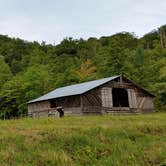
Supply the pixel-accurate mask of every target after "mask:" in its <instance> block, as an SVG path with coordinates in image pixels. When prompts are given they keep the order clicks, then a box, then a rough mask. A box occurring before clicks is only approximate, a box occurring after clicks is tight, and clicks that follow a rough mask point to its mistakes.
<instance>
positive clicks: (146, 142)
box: [0, 113, 166, 166]
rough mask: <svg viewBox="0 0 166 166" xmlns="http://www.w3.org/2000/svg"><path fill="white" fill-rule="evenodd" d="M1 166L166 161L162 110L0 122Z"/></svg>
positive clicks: (97, 165) (102, 165)
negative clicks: (139, 113)
mask: <svg viewBox="0 0 166 166" xmlns="http://www.w3.org/2000/svg"><path fill="white" fill-rule="evenodd" d="M0 165H2V166H9V165H10V166H47V165H48V166H55V165H58V166H70V165H73V166H74V165H77V166H79V165H80V166H81V165H86V166H107V165H108V166H111V165H113V166H116V165H117V166H121V165H123V166H125V165H126V166H127V165H132V166H133V165H138V166H139V165H141V166H143V165H145V166H146V165H160V166H161V165H162V166H164V165H166V113H153V114H144V115H126V116H113V115H104V116H80V117H64V118H61V119H57V118H40V119H31V118H26V119H18V120H6V121H0Z"/></svg>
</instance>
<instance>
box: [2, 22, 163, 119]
mask: <svg viewBox="0 0 166 166" xmlns="http://www.w3.org/2000/svg"><path fill="white" fill-rule="evenodd" d="M165 39H166V26H165V25H164V26H161V27H160V28H158V29H156V30H153V31H152V32H150V33H147V34H145V35H144V36H143V37H141V38H138V37H136V35H135V34H133V33H129V32H121V33H117V34H114V35H112V36H107V37H106V36H104V37H101V38H99V39H97V38H89V39H88V40H84V39H79V40H75V39H73V38H66V39H64V40H63V41H62V42H61V43H60V44H58V45H56V46H54V45H51V44H46V43H45V42H42V43H41V44H40V43H38V42H28V41H24V40H21V39H18V38H10V37H8V36H4V35H0V118H12V117H18V116H25V115H26V114H27V104H26V103H27V102H28V101H29V100H31V99H34V98H36V97H39V96H40V95H43V94H44V93H47V92H49V91H50V90H53V89H55V88H58V87H61V86H65V85H70V84H74V83H79V82H84V81H87V80H92V79H98V78H103V77H110V76H112V75H115V74H119V73H125V74H126V75H127V76H128V77H129V78H131V79H132V80H133V81H134V82H135V83H137V84H139V85H141V86H142V87H144V88H145V89H147V90H149V91H150V92H152V93H153V94H155V95H156V99H155V104H156V106H157V107H158V108H159V109H162V108H164V107H165V105H166V40H165Z"/></svg>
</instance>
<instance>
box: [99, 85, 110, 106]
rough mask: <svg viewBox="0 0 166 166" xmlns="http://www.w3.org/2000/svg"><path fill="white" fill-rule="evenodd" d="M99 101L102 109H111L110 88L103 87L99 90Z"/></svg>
mask: <svg viewBox="0 0 166 166" xmlns="http://www.w3.org/2000/svg"><path fill="white" fill-rule="evenodd" d="M101 100H102V107H109V108H111V107H113V101H112V88H110V87H103V88H101Z"/></svg>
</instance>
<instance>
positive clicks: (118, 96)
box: [112, 88, 129, 107]
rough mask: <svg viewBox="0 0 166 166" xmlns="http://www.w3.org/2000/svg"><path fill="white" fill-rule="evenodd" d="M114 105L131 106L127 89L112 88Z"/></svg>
mask: <svg viewBox="0 0 166 166" xmlns="http://www.w3.org/2000/svg"><path fill="white" fill-rule="evenodd" d="M112 98H113V107H129V100H128V93H127V91H126V89H122V88H113V89H112Z"/></svg>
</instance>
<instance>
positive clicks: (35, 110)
mask: <svg viewBox="0 0 166 166" xmlns="http://www.w3.org/2000/svg"><path fill="white" fill-rule="evenodd" d="M49 109H50V102H49V101H43V102H36V103H31V104H28V115H29V116H32V114H33V115H34V116H37V115H39V114H40V113H41V112H42V113H41V114H45V113H44V112H46V110H47V112H48V110H49Z"/></svg>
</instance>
